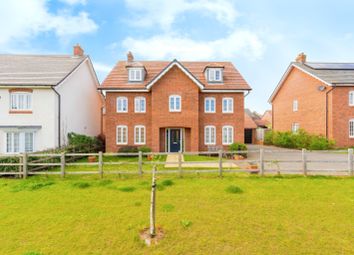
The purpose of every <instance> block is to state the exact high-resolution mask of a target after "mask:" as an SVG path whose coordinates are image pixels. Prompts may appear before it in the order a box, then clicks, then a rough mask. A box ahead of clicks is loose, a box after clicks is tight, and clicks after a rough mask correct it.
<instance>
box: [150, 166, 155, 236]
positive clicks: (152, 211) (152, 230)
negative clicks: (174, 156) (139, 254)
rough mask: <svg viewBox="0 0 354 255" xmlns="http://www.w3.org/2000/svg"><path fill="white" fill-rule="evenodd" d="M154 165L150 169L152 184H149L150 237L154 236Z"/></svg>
mask: <svg viewBox="0 0 354 255" xmlns="http://www.w3.org/2000/svg"><path fill="white" fill-rule="evenodd" d="M155 174H156V165H153V167H152V183H151V203H150V236H151V237H154V236H155V235H156V229H155V226H156V222H155V208H156V176H155Z"/></svg>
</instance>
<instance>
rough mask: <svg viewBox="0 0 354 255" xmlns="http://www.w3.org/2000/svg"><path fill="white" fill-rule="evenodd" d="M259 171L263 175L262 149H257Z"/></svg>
mask: <svg viewBox="0 0 354 255" xmlns="http://www.w3.org/2000/svg"><path fill="white" fill-rule="evenodd" d="M259 173H260V175H261V176H264V149H263V148H260V149H259Z"/></svg>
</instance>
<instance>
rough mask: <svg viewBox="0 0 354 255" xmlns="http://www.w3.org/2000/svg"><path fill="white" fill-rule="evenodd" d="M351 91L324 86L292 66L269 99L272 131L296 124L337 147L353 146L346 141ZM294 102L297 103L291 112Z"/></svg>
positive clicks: (352, 115)
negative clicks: (271, 98)
mask: <svg viewBox="0 0 354 255" xmlns="http://www.w3.org/2000/svg"><path fill="white" fill-rule="evenodd" d="M320 86H323V87H324V88H325V89H324V90H320V89H319V87H320ZM352 90H354V86H352V87H340V86H328V85H327V84H326V83H324V82H322V81H320V80H319V79H317V78H315V77H313V76H311V75H309V74H307V73H305V72H304V71H302V70H299V69H298V68H296V67H293V68H292V70H291V71H290V72H289V74H288V75H287V77H286V79H285V80H284V81H283V83H282V86H281V87H280V89H279V90H278V91H277V93H276V95H274V97H273V100H272V110H273V111H272V112H273V123H272V125H273V129H274V130H277V131H289V130H291V127H292V124H293V123H299V125H300V128H301V129H304V130H306V131H308V132H309V133H313V134H321V135H324V136H327V137H328V138H330V139H333V140H335V141H336V146H338V147H348V146H354V139H353V138H349V120H350V119H352V118H354V107H353V106H349V99H348V98H349V91H352ZM294 100H297V101H298V111H295V112H294V111H293V101H294Z"/></svg>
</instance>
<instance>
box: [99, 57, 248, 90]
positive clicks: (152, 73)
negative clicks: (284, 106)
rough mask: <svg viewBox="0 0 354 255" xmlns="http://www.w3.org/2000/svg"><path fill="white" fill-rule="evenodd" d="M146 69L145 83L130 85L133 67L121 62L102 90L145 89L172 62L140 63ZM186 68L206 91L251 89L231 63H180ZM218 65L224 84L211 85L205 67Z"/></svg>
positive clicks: (104, 83) (105, 81) (106, 80)
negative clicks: (129, 70) (130, 67)
mask: <svg viewBox="0 0 354 255" xmlns="http://www.w3.org/2000/svg"><path fill="white" fill-rule="evenodd" d="M139 63H141V64H142V65H143V66H144V67H145V69H146V72H147V74H146V77H145V80H144V82H143V83H129V82H128V71H127V68H126V67H127V66H129V65H131V63H128V62H126V61H119V62H118V63H117V64H116V66H115V67H114V68H113V70H112V71H111V72H110V73H109V75H108V76H107V78H106V79H105V80H104V82H103V83H102V86H101V87H102V88H118V89H145V88H146V85H147V84H148V83H149V82H150V81H151V80H152V79H153V78H154V77H156V76H157V75H158V74H160V72H161V71H162V70H163V69H164V68H166V67H167V66H168V65H169V64H170V63H171V62H168V61H139ZM179 63H180V64H182V65H183V67H184V68H186V69H187V70H188V71H189V72H190V73H191V74H192V75H193V76H194V77H195V78H197V79H198V80H199V81H200V83H202V84H203V85H204V88H205V89H216V90H217V89H225V90H228V89H230V90H250V89H251V87H250V86H249V85H248V84H247V82H246V81H245V79H244V78H243V77H242V76H241V74H240V73H239V72H238V70H237V69H236V68H235V67H234V65H233V64H232V63H231V62H179ZM210 64H212V65H218V66H223V67H224V82H223V83H221V84H215V83H214V84H211V83H208V82H207V81H206V79H205V75H204V69H205V67H207V66H209V65H210Z"/></svg>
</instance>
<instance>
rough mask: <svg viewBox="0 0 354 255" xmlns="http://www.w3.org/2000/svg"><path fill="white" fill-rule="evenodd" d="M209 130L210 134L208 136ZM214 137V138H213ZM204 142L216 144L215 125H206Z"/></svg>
mask: <svg viewBox="0 0 354 255" xmlns="http://www.w3.org/2000/svg"><path fill="white" fill-rule="evenodd" d="M207 130H209V131H208V136H207ZM212 138H214V140H213V139H212ZM204 144H205V145H215V144H216V128H215V126H212V125H208V126H205V127H204Z"/></svg>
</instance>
